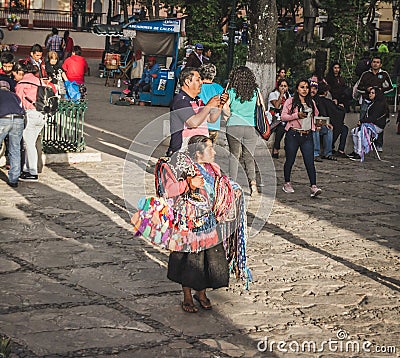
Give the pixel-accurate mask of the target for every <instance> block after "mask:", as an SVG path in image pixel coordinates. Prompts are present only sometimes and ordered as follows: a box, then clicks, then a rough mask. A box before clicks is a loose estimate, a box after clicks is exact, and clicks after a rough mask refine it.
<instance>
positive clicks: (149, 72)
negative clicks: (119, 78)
mask: <svg viewBox="0 0 400 358" xmlns="http://www.w3.org/2000/svg"><path fill="white" fill-rule="evenodd" d="M158 72H160V65H159V64H158V63H157V62H156V57H155V56H149V57H148V58H147V66H146V67H145V68H144V70H143V74H142V77H141V79H140V81H139V82H138V83H137V84H136V85H135V86H134V87H133V91H134V92H135V93H136V97H137V96H138V92H139V91H142V92H150V90H151V84H152V82H153V79H155V78H157V76H158Z"/></svg>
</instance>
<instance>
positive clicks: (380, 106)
mask: <svg viewBox="0 0 400 358" xmlns="http://www.w3.org/2000/svg"><path fill="white" fill-rule="evenodd" d="M368 98H369V100H370V101H371V103H370V104H369V105H368V108H367V112H366V114H365V116H364V117H363V118H362V119H361V120H360V121H359V126H358V127H356V128H353V129H352V130H351V133H352V135H353V143H354V151H353V152H352V153H350V154H349V155H348V157H349V158H351V159H361V154H362V153H361V151H362V150H361V149H362V143H361V131H360V125H361V124H362V123H370V124H372V125H373V127H374V129H375V132H376V134H377V135H379V134H380V133H382V132H383V130H384V129H385V126H386V121H387V118H388V116H389V107H388V105H387V103H386V99H385V97H384V95H383V93H382V91H381V90H380V89H379V88H378V87H372V88H370V89H369V90H368Z"/></svg>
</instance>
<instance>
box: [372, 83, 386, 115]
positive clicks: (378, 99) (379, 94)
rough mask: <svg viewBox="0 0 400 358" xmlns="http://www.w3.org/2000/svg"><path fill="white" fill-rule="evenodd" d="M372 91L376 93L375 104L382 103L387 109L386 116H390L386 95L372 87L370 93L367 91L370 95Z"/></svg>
mask: <svg viewBox="0 0 400 358" xmlns="http://www.w3.org/2000/svg"><path fill="white" fill-rule="evenodd" d="M372 89H373V90H374V91H375V98H374V102H381V103H382V105H383V107H384V108H385V113H386V116H389V113H390V111H389V105H388V104H387V102H386V100H385V95H384V94H383V92H382V91H381V90H380V88H378V87H372V88H371V89H370V90H369V91H367V93H368V94H369V93H370V92H371V90H372Z"/></svg>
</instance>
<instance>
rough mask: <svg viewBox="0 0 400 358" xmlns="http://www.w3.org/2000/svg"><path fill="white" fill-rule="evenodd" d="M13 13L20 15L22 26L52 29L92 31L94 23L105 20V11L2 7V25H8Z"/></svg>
mask: <svg viewBox="0 0 400 358" xmlns="http://www.w3.org/2000/svg"><path fill="white" fill-rule="evenodd" d="M12 14H13V15H17V16H19V17H20V21H19V23H20V25H21V27H22V28H27V27H34V28H45V29H47V28H48V29H51V28H52V27H56V28H58V29H60V30H67V29H75V30H77V29H79V30H82V31H91V29H92V28H93V25H95V24H102V23H103V20H105V14H104V13H100V14H97V13H96V14H95V13H93V12H75V11H59V10H34V9H25V10H18V11H16V10H11V9H10V8H4V7H3V8H2V7H0V25H6V26H7V18H8V17H9V16H10V15H12Z"/></svg>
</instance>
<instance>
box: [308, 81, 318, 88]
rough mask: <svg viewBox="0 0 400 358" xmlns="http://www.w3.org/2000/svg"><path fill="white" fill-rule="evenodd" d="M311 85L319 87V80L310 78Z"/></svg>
mask: <svg viewBox="0 0 400 358" xmlns="http://www.w3.org/2000/svg"><path fill="white" fill-rule="evenodd" d="M310 87H316V88H318V82H317V81H313V80H310Z"/></svg>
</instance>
